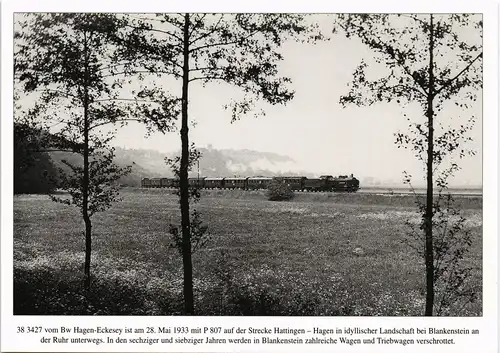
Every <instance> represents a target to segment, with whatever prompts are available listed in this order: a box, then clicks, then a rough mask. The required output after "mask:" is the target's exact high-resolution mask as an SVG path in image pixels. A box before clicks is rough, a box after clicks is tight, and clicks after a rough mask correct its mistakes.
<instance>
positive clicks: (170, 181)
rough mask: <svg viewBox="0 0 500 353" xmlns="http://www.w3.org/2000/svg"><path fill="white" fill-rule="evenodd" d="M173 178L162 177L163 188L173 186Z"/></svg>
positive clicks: (161, 184)
mask: <svg viewBox="0 0 500 353" xmlns="http://www.w3.org/2000/svg"><path fill="white" fill-rule="evenodd" d="M173 180H174V179H173V178H161V179H160V187H162V188H171V187H172V186H173Z"/></svg>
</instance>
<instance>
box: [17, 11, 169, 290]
mask: <svg viewBox="0 0 500 353" xmlns="http://www.w3.org/2000/svg"><path fill="white" fill-rule="evenodd" d="M21 16H22V18H21V19H20V20H19V21H18V23H17V26H18V29H17V30H16V32H15V36H14V38H15V44H16V52H15V63H14V73H15V79H16V82H17V83H18V84H19V85H22V88H21V89H19V90H20V91H23V92H24V94H25V95H27V96H30V97H31V98H32V99H34V101H35V103H34V104H33V105H32V106H30V107H28V108H26V107H24V110H23V104H22V103H19V102H20V100H18V103H17V105H16V108H17V109H16V117H15V118H16V119H18V120H23V121H28V122H30V123H31V122H37V124H38V125H39V126H41V127H42V128H44V129H45V131H49V130H50V131H51V135H50V136H51V137H50V141H49V142H50V143H48V144H46V146H45V147H47V151H53V150H60V151H68V152H72V153H75V154H77V155H79V156H81V158H80V160H81V163H79V164H74V163H70V162H68V161H67V160H65V161H63V163H65V164H66V166H67V168H66V170H61V187H62V188H63V189H65V190H67V191H68V192H69V194H70V196H71V199H66V198H64V199H62V198H59V197H55V196H53V197H52V198H53V200H54V201H57V202H62V203H65V204H73V205H75V206H76V207H78V208H79V209H80V211H81V213H82V217H83V221H84V223H85V232H84V234H85V266H84V286H85V288H87V289H88V288H90V282H91V275H90V262H91V247H92V221H91V218H92V216H93V215H94V214H95V213H96V212H100V211H104V210H105V209H107V208H108V207H110V205H111V203H112V202H114V201H117V199H118V198H117V196H118V185H117V183H116V181H117V180H118V179H119V178H120V176H123V175H125V174H127V173H128V172H129V171H130V168H128V167H127V168H121V167H118V166H117V165H115V164H114V163H113V158H114V149H113V148H111V147H110V146H109V143H110V141H111V140H112V138H113V136H114V133H115V131H116V127H113V128H112V129H110V130H109V131H108V132H106V131H105V130H104V128H105V126H106V125H112V126H113V125H114V126H117V125H124V124H126V123H127V122H128V121H130V120H136V121H140V122H142V123H145V124H146V125H147V126H148V128H149V129H153V128H156V129H159V130H160V131H166V130H168V129H169V128H170V127H171V126H170V125H169V124H170V120H169V116H170V115H169V114H170V110H171V108H172V106H171V101H170V100H169V99H168V98H167V97H165V96H163V95H162V94H161V92H158V91H157V90H154V89H141V90H140V91H139V92H137V93H136V92H133V93H134V94H135V96H134V97H133V98H129V97H123V96H122V95H121V94H122V92H123V88H124V87H125V85H126V84H130V83H131V81H130V77H131V76H132V75H134V74H137V73H136V72H135V71H133V70H132V64H130V63H129V62H127V61H126V60H124V58H123V57H121V56H120V53H121V52H122V51H123V49H122V47H123V45H124V43H127V39H126V38H127V36H128V34H129V33H128V32H127V31H126V29H127V27H126V25H127V21H126V18H125V17H123V16H121V17H120V16H117V15H114V14H97V13H50V14H43V13H40V14H29V15H21ZM116 67H120V68H121V70H120V72H116V71H115V68H116ZM127 79H128V80H127ZM166 112H168V113H166ZM68 170H69V172H68Z"/></svg>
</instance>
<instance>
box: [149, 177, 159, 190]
mask: <svg viewBox="0 0 500 353" xmlns="http://www.w3.org/2000/svg"><path fill="white" fill-rule="evenodd" d="M150 180H151V187H152V188H160V187H161V178H151V179H150Z"/></svg>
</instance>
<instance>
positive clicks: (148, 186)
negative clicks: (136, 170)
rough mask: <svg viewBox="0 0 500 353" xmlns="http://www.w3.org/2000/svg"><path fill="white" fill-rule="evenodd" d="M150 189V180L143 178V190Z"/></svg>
mask: <svg viewBox="0 0 500 353" xmlns="http://www.w3.org/2000/svg"><path fill="white" fill-rule="evenodd" d="M150 187H151V180H150V179H149V178H142V179H141V188H150Z"/></svg>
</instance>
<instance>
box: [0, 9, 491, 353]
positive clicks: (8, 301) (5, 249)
mask: <svg viewBox="0 0 500 353" xmlns="http://www.w3.org/2000/svg"><path fill="white" fill-rule="evenodd" d="M36 11H41V12H43V11H59V12H64V11H70V12H80V11H93V12H316V13H325V12H391V13H394V12H406V13H409V12H425V13H429V12H433V13H437V12H448V13H449V12H475V13H483V14H484V72H485V74H484V92H486V94H485V95H484V110H483V119H484V120H483V132H484V133H483V141H484V142H483V161H485V162H484V163H483V195H484V197H483V205H484V206H483V228H484V233H483V234H484V236H483V238H484V245H483V249H484V252H483V254H484V255H483V256H484V260H483V278H484V288H483V291H484V298H483V299H484V301H483V302H484V307H483V312H484V316H483V317H482V318H312V317H303V318H265V320H263V318H224V317H222V318H220V317H219V318H214V317H205V318H204V317H195V318H189V317H175V318H162V317H130V318H125V317H75V316H72V317H19V316H16V317H14V316H13V315H12V293H13V291H12V257H13V253H12V246H13V239H12V229H13V210H12V204H13V196H12V195H13V190H12V182H13V178H12V170H13V168H12V163H13V160H12V146H13V140H12V82H13V79H12V66H13V56H12V28H13V23H12V20H13V16H12V14H13V12H36ZM498 15H499V11H498V7H497V5H496V4H495V3H492V2H489V3H481V2H479V1H474V2H471V1H461V2H458V1H453V2H444V1H443V2H437V1H428V2H422V1H420V2H411V3H408V2H403V1H399V2H398V1H394V2H387V1H384V2H382V1H376V2H375V1H371V0H366V1H358V2H356V3H353V2H341V3H340V2H339V3H334V4H331V3H327V2H326V1H321V0H315V1H311V0H309V1H307V2H305V1H304V2H292V1H274V2H270V1H265V2H263V1H251V2H250V1H249V2H236V1H190V2H189V3H188V2H186V1H185V0H184V1H181V0H176V1H144V0H143V1H134V2H131V1H128V2H123V1H119V0H114V1H99V2H97V1H96V2H91V1H78V2H77V1H65V2H64V1H35V0H33V1H20V0H10V1H5V2H3V3H2V24H1V25H2V31H1V35H2V38H1V39H2V42H1V44H2V67H1V69H2V71H1V77H2V86H1V88H2V101H1V103H2V104H1V108H2V119H1V147H2V149H1V151H2V158H1V172H2V173H1V195H2V198H1V211H2V213H1V227H2V228H1V229H2V232H1V234H2V237H1V245H2V246H1V249H2V250H1V255H2V256H1V259H2V260H1V261H2V267H1V289H2V292H1V337H2V340H1V345H2V346H1V351H52V352H55V351H80V352H82V351H102V350H103V346H95V345H90V346H85V345H77V344H74V345H60V346H58V345H41V344H39V343H37V342H33V341H32V340H29V339H22V338H20V336H17V335H16V334H15V327H16V326H18V325H27V324H29V325H33V326H37V325H46V326H49V325H50V326H55V327H58V326H62V325H65V326H69V327H73V326H77V325H79V326H95V325H110V326H113V325H114V326H116V325H129V326H130V327H134V326H135V327H138V326H168V325H170V324H174V323H175V325H178V326H182V325H184V324H186V325H190V326H203V325H205V326H219V325H220V326H227V327H232V326H242V327H248V326H256V327H262V326H268V327H272V326H275V325H276V326H282V327H308V328H311V327H313V326H315V327H342V326H354V325H356V326H360V327H366V326H371V327H380V326H386V327H399V326H402V327H403V326H404V327H432V326H434V327H449V328H451V327H457V328H466V327H470V328H479V329H480V330H481V335H480V337H479V339H472V338H470V337H469V338H468V339H463V340H461V342H460V344H457V345H453V346H443V345H440V346H426V347H422V346H417V345H415V346H406V347H405V351H422V349H425V350H426V351H432V352H437V351H439V352H471V351H477V352H484V353H487V352H497V347H498V340H497V333H498V331H497V314H498V311H497V278H498V276H497V265H498V263H497V249H498V247H497V234H498V232H497V231H498V229H497V225H498V224H497V222H496V219H497V217H498V204H497V202H498V199H497V195H499V194H498V189H497V182H498V175H497V171H498V168H497V166H498V164H497V163H498V144H497V143H498V140H497V137H498V136H497V132H498V131H499V130H498V105H497V100H498V97H499V96H498ZM348 348H349V347H348V346H343V345H337V346H329V345H324V346H321V345H316V346H302V345H298V346H283V345H267V346H265V345H260V346H252V345H241V346H233V347H224V348H221V347H220V346H219V347H218V346H217V345H212V346H205V345H203V346H177V345H169V346H162V345H156V346H142V345H136V346H132V345H116V346H113V347H112V348H109V347H106V348H105V349H106V350H107V351H122V352H123V351H130V352H132V351H179V350H182V351H198V352H200V351H212V352H216V351H221V350H224V351H241V352H255V351H259V352H260V351H273V352H276V351H279V352H289V351H296V352H302V351H303V350H304V349H307V350H317V351H325V352H326V351H332V350H335V351H339V352H340V351H344V350H345V351H352V350H357V351H360V350H363V351H370V352H391V351H392V352H400V351H401V350H402V348H401V346H387V345H384V346H381V345H376V346H358V347H357V348H358V349H356V348H354V349H348ZM360 348H361V349H360Z"/></svg>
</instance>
